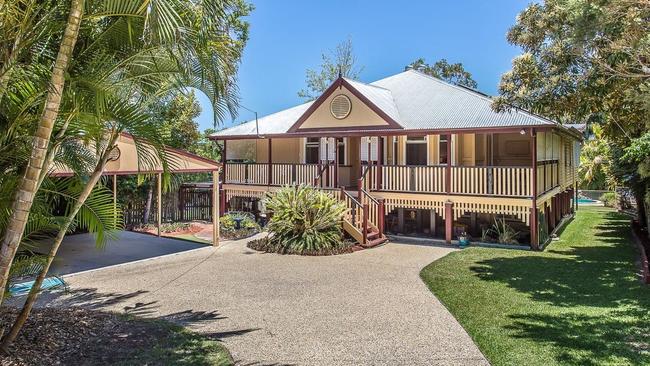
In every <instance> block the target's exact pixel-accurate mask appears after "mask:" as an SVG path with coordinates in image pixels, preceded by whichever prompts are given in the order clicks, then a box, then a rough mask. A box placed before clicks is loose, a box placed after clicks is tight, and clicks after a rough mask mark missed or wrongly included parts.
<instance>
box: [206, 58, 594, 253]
mask: <svg viewBox="0 0 650 366" xmlns="http://www.w3.org/2000/svg"><path fill="white" fill-rule="evenodd" d="M491 102H492V101H491V99H490V98H489V97H488V96H486V95H484V94H482V93H480V92H477V91H475V90H473V89H469V88H466V87H462V86H456V85H451V84H448V83H446V82H444V81H441V80H439V79H436V78H433V77H430V76H428V75H425V74H422V73H420V72H418V71H414V70H408V71H405V72H402V73H399V74H397V75H393V76H390V77H387V78H385V79H381V80H378V81H375V82H373V83H369V84H365V83H361V82H358V81H355V80H350V79H347V78H339V79H338V80H336V81H335V82H334V83H333V84H332V85H331V86H330V87H329V88H328V89H327V90H326V91H325V92H324V93H323V94H322V95H321V96H320V97H319V98H318V99H316V100H314V101H312V102H308V103H304V104H301V105H298V106H295V107H293V108H289V109H286V110H283V111H280V112H277V113H274V114H271V115H268V116H265V117H262V118H259V119H258V120H253V121H250V122H246V123H243V124H241V125H238V126H235V127H232V128H228V129H224V130H222V131H219V132H217V133H215V134H214V135H212V137H211V138H212V139H213V140H215V141H217V142H218V143H221V144H223V147H224V149H223V151H224V152H225V153H224V154H222V155H223V156H222V158H223V163H224V166H223V177H222V185H221V191H220V195H221V196H220V197H221V200H222V204H221V207H230V208H231V209H235V208H236V209H247V210H252V211H263V210H264V208H263V207H261V206H262V203H261V198H263V197H264V195H265V194H266V192H269V191H274V190H277V189H279V187H281V186H286V185H298V184H307V185H313V186H316V187H319V188H320V189H323V190H328V191H331V193H332V194H333V195H334V196H336V197H337V198H338V199H340V200H342V201H344V202H345V204H346V205H347V207H348V208H349V210H348V213H347V215H346V217H345V220H344V223H343V227H344V229H345V231H346V232H347V233H349V234H350V235H351V236H352V237H353V238H354V239H355V240H357V241H358V242H359V243H360V244H361V245H364V246H372V245H376V244H378V243H381V242H383V241H385V235H384V234H389V233H392V234H402V235H409V236H424V237H432V238H440V239H444V240H445V241H446V242H447V243H451V241H452V240H454V239H455V238H456V237H457V236H458V235H459V234H461V233H469V234H470V235H471V236H472V237H474V238H479V237H481V234H482V232H483V230H485V229H486V228H489V227H491V226H492V224H494V222H495V219H498V220H500V221H501V220H505V222H506V223H507V225H509V226H511V227H512V228H513V229H514V230H516V231H517V232H518V233H519V234H518V235H519V242H520V243H522V244H523V243H530V246H531V248H533V249H538V248H539V247H540V246H541V245H543V244H544V243H545V242H547V241H548V240H549V233H550V232H552V230H553V229H554V228H555V227H556V226H557V225H558V223H559V222H560V220H562V218H564V217H565V216H569V215H571V214H572V213H573V212H574V210H575V204H574V201H575V199H574V198H575V195H576V192H577V190H576V188H577V186H576V178H577V174H576V170H577V164H578V157H579V151H580V143H581V141H582V136H581V134H580V132H579V131H578V130H576V129H575V128H572V127H569V126H564V125H561V124H559V123H557V122H554V121H551V120H548V119H545V118H542V117H540V116H537V115H534V114H532V113H530V112H527V111H523V110H520V109H513V110H512V111H510V112H503V113H497V112H494V111H493V110H492V108H491Z"/></svg>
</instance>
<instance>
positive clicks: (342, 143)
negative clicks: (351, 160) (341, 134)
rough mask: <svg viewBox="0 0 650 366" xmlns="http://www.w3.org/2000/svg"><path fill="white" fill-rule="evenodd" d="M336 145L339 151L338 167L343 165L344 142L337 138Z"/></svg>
mask: <svg viewBox="0 0 650 366" xmlns="http://www.w3.org/2000/svg"><path fill="white" fill-rule="evenodd" d="M336 144H337V146H338V149H339V156H338V160H339V165H345V140H344V139H343V138H337V139H336Z"/></svg>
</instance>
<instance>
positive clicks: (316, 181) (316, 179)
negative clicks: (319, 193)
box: [314, 160, 330, 188]
mask: <svg viewBox="0 0 650 366" xmlns="http://www.w3.org/2000/svg"><path fill="white" fill-rule="evenodd" d="M329 164H330V162H329V160H327V161H325V164H323V165H322V166H321V167H320V169H319V170H318V173H317V174H316V177H314V187H321V188H322V187H323V185H322V183H323V180H322V179H323V173H324V172H326V171H327V172H328V173H329V170H328V168H329ZM328 178H329V176H328Z"/></svg>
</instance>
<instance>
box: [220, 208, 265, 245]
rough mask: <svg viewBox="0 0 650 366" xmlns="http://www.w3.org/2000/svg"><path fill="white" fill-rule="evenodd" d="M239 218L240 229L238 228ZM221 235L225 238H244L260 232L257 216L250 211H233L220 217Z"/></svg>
mask: <svg viewBox="0 0 650 366" xmlns="http://www.w3.org/2000/svg"><path fill="white" fill-rule="evenodd" d="M237 220H239V221H240V222H239V229H238V228H237ZM219 229H220V233H221V237H222V238H224V239H242V238H246V237H249V236H251V235H254V234H257V233H259V232H260V226H259V225H258V224H257V222H255V216H253V215H252V214H251V213H249V212H241V211H231V212H228V213H227V214H225V215H223V216H222V217H221V218H220V219H219Z"/></svg>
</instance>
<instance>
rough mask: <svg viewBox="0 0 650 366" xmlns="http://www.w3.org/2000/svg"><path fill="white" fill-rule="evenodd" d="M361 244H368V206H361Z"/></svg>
mask: <svg viewBox="0 0 650 366" xmlns="http://www.w3.org/2000/svg"><path fill="white" fill-rule="evenodd" d="M362 220H363V244H366V243H368V204H367V203H364V204H363V218H362Z"/></svg>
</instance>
